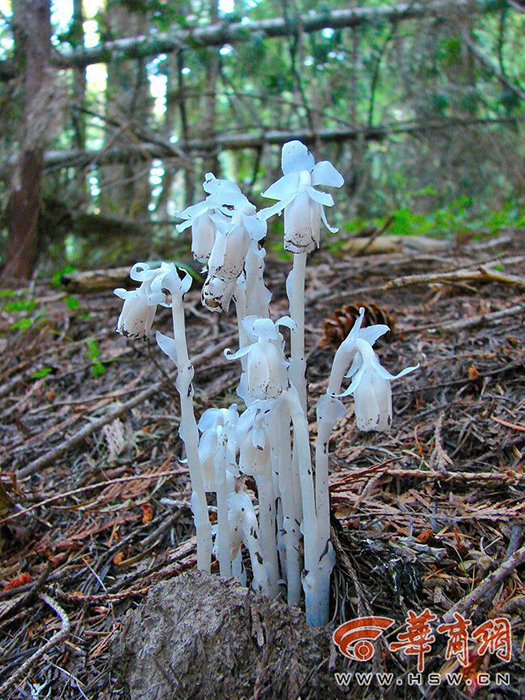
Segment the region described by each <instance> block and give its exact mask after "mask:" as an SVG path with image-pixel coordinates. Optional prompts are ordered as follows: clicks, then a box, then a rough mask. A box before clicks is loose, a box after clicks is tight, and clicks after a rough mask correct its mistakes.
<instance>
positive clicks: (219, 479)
mask: <svg viewBox="0 0 525 700" xmlns="http://www.w3.org/2000/svg"><path fill="white" fill-rule="evenodd" d="M213 466H214V469H215V485H216V489H217V543H218V547H217V551H218V555H219V556H218V559H219V571H220V574H221V576H224V577H225V578H230V577H231V575H232V565H231V558H230V523H229V520H228V485H227V481H226V440H225V438H224V435H221V436H220V437H219V444H218V446H217V451H216V453H215V455H214V458H213Z"/></svg>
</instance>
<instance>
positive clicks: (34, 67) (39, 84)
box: [3, 0, 52, 279]
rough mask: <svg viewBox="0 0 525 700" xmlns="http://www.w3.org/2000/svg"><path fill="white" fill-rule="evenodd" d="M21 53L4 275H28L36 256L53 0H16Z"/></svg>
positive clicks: (17, 38) (17, 35) (19, 51)
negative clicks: (16, 148)
mask: <svg viewBox="0 0 525 700" xmlns="http://www.w3.org/2000/svg"><path fill="white" fill-rule="evenodd" d="M13 15H14V16H13V24H14V27H15V41H16V47H17V50H16V53H17V58H18V61H19V62H20V64H21V65H22V70H23V80H24V91H23V93H24V97H23V100H24V107H23V117H22V125H21V127H22V128H21V141H20V150H19V155H18V159H17V162H16V164H15V168H14V172H13V177H12V180H11V187H10V194H9V200H8V205H7V219H8V230H9V236H8V241H7V251H6V258H5V267H4V271H3V277H4V278H5V279H7V278H18V279H28V278H29V277H30V276H31V275H32V273H33V271H34V269H35V266H36V262H37V223H38V213H39V209H40V184H41V179H42V170H43V156H44V148H45V146H46V140H47V136H48V132H49V119H50V114H49V112H48V111H47V110H46V109H45V108H46V103H48V101H49V98H50V92H52V88H51V85H50V83H51V76H50V73H49V69H48V68H49V61H50V57H51V39H50V36H51V22H50V3H49V0H16V2H14V3H13Z"/></svg>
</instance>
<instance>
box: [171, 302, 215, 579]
mask: <svg viewBox="0 0 525 700" xmlns="http://www.w3.org/2000/svg"><path fill="white" fill-rule="evenodd" d="M172 318H173V337H174V339H175V348H176V354H177V369H178V375H177V382H176V386H177V390H178V392H179V394H180V407H181V419H180V424H181V433H180V434H181V439H182V440H183V442H184V446H185V448H186V456H187V458H188V469H189V472H190V479H191V487H192V491H193V496H192V508H193V517H194V520H195V528H196V530H197V568H199V569H200V570H201V571H207V572H209V571H210V568H211V552H212V539H211V524H210V518H209V516H208V504H207V502H206V491H205V490H204V480H203V477H202V469H201V463H200V459H199V431H198V429H197V422H196V420H195V413H194V411H193V386H192V381H193V375H194V369H193V365H192V364H191V362H190V359H189V357H188V348H187V345H186V325H185V321H184V306H183V304H182V296H179V295H176V294H174V295H173V302H172Z"/></svg>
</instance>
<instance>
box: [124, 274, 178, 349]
mask: <svg viewBox="0 0 525 700" xmlns="http://www.w3.org/2000/svg"><path fill="white" fill-rule="evenodd" d="M166 268H167V263H162V265H161V266H160V267H159V268H154V269H150V266H149V265H148V263H135V265H133V267H132V268H131V271H130V273H129V276H130V277H131V279H132V280H135V281H136V282H141V285H140V287H139V288H138V289H134V290H132V291H127V290H126V289H115V290H114V294H116V295H117V296H118V297H120V298H121V299H124V306H123V307H122V311H121V313H120V316H119V318H118V321H117V328H116V330H117V332H118V333H120V334H121V335H125V336H126V337H128V338H131V339H132V340H136V339H137V338H146V336H147V335H148V333H149V331H150V330H151V326H152V324H153V321H154V319H155V313H156V311H157V306H158V304H162V303H163V302H164V301H165V295H164V294H163V293H162V292H161V291H160V290H154V289H152V284H153V282H154V280H155V279H156V278H157V277H159V276H162V275H164V274H165V272H166Z"/></svg>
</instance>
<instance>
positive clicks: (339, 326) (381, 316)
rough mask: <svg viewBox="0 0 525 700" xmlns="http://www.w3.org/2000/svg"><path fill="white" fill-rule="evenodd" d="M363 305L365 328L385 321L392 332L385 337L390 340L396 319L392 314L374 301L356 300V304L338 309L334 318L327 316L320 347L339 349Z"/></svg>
mask: <svg viewBox="0 0 525 700" xmlns="http://www.w3.org/2000/svg"><path fill="white" fill-rule="evenodd" d="M361 307H363V308H364V310H365V317H364V320H363V328H366V327H367V326H373V325H375V324H376V323H384V324H386V325H387V326H389V327H390V332H389V333H387V334H386V335H385V336H383V337H384V338H385V339H386V340H387V341H390V340H391V339H392V336H393V334H394V328H395V320H394V317H393V316H392V314H391V313H390V312H389V311H387V310H386V309H385V308H384V307H383V306H379V304H375V303H374V302H371V303H368V304H365V303H364V302H356V303H355V304H346V306H343V307H341V308H340V309H337V311H335V312H334V315H333V316H332V318H326V319H325V320H324V321H323V335H322V336H321V339H320V341H319V345H320V347H321V348H327V347H333V348H335V349H337V348H338V347H339V346H340V345H341V343H342V342H343V340H344V339H345V338H346V336H347V335H348V333H349V332H350V330H351V329H352V326H353V325H354V323H355V321H356V319H357V317H358V316H359V309H360V308H361Z"/></svg>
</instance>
